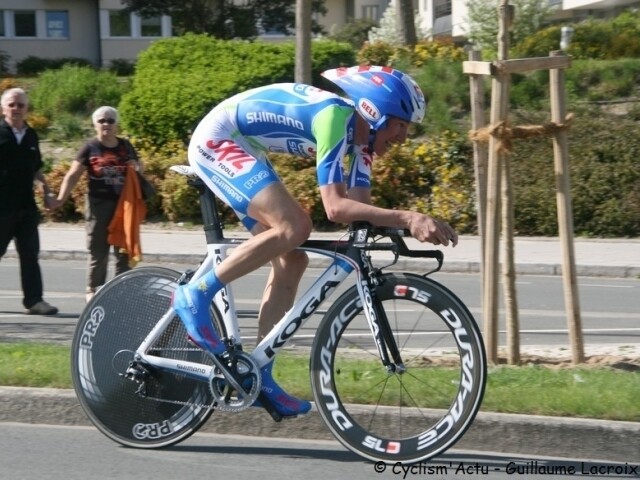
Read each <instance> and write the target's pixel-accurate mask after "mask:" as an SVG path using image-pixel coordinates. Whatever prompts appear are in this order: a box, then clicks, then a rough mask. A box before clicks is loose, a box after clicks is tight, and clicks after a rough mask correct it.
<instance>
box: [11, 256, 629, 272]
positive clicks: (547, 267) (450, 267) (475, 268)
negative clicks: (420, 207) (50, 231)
mask: <svg viewBox="0 0 640 480" xmlns="http://www.w3.org/2000/svg"><path fill="white" fill-rule="evenodd" d="M203 257H204V256H203V255H195V254H169V253H145V254H144V261H143V263H181V264H188V265H198V264H199V263H200V262H201V261H202V259H203ZM4 258H12V259H16V258H18V255H17V253H16V252H15V250H7V253H6V254H5V255H4ZM39 258H40V259H41V260H79V261H85V260H86V259H87V252H86V251H78V250H46V251H41V252H40V257H39ZM383 262H384V260H381V261H380V263H381V264H382V263H383ZM427 263H429V265H431V264H433V265H435V264H434V263H433V261H429V260H416V259H410V260H405V259H399V260H398V262H397V263H396V264H395V265H393V266H390V267H389V268H388V270H389V271H420V270H425V264H427ZM327 265H329V261H328V260H326V259H325V258H323V257H321V256H318V257H313V256H310V258H309V267H310V268H323V267H326V266H327ZM427 268H428V269H430V268H431V266H429V267H427ZM515 269H516V274H519V275H562V265H559V264H543V263H518V264H516V266H515ZM441 272H443V273H480V262H456V261H451V262H446V261H445V263H444V264H443V266H442V270H441ZM576 274H577V276H579V277H614V278H640V267H631V266H604V265H576Z"/></svg>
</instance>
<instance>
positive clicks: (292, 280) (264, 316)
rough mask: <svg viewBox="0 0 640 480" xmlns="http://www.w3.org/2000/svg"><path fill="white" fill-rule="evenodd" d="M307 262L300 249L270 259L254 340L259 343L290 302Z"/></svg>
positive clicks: (255, 232)
mask: <svg viewBox="0 0 640 480" xmlns="http://www.w3.org/2000/svg"><path fill="white" fill-rule="evenodd" d="M263 230H264V227H263V226H262V225H257V226H256V229H254V230H253V231H252V233H253V234H254V235H256V234H257V233H259V232H261V231H263ZM308 264H309V257H308V256H307V254H306V252H303V251H302V250H292V251H290V252H287V253H285V254H283V255H280V256H279V257H277V258H274V259H273V260H271V271H270V272H269V278H268V279H267V283H266V285H265V289H264V293H263V295H262V302H261V305H260V311H259V312H258V336H257V338H256V343H260V341H261V340H262V339H263V338H264V337H265V336H266V335H267V334H268V333H269V332H270V331H271V329H272V328H273V326H274V325H275V324H276V323H277V322H278V321H279V320H280V319H281V318H282V316H283V315H284V314H285V312H286V311H287V310H289V309H290V308H291V307H292V306H293V302H294V300H295V297H296V293H297V292H298V285H299V284H300V280H301V279H302V275H303V274H304V272H305V270H306V269H307V265H308Z"/></svg>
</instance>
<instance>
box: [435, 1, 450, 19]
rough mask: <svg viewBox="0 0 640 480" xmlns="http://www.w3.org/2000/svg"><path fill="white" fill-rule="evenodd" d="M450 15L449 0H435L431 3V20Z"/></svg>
mask: <svg viewBox="0 0 640 480" xmlns="http://www.w3.org/2000/svg"><path fill="white" fill-rule="evenodd" d="M448 15H451V0H435V1H434V2H433V18H441V17H446V16H448Z"/></svg>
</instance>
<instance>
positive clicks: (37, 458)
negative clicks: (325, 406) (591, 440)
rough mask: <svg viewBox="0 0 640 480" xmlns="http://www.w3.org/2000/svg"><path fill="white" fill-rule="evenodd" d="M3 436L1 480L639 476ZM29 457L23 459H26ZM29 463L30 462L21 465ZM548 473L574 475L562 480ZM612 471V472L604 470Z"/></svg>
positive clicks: (236, 445) (24, 429)
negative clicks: (404, 463)
mask: <svg viewBox="0 0 640 480" xmlns="http://www.w3.org/2000/svg"><path fill="white" fill-rule="evenodd" d="M2 430H3V435H2V436H0V464H1V465H2V471H3V478H19V479H24V480H32V479H33V480H36V479H37V480H40V479H43V478H46V479H49V480H75V479H78V480H85V479H86V478H91V477H97V478H100V479H117V480H124V479H136V480H146V479H153V480H174V479H176V478H181V479H213V478H216V479H217V478H233V479H234V480H255V479H277V480H280V479H282V478H292V479H298V478H301V477H302V476H303V475H304V478H305V479H307V480H324V479H327V478H328V479H339V478H348V479H350V480H370V479H372V478H401V479H402V478H430V479H436V480H444V479H457V478H465V477H467V476H475V477H482V478H497V479H502V478H504V479H507V478H521V479H554V480H559V479H565V478H568V477H570V476H574V475H575V476H588V477H589V478H593V479H603V478H618V479H625V478H638V476H637V472H638V464H637V463H624V462H622V463H613V462H609V461H598V460H594V459H591V458H586V459H585V458H580V457H576V458H570V459H566V458H565V459H560V458H557V457H556V458H554V457H538V456H533V455H518V454H509V453H505V452H473V451H463V450H450V451H448V452H447V453H445V454H443V455H441V456H439V457H438V458H436V459H434V460H432V461H430V462H428V463H422V464H417V465H413V466H411V467H408V466H405V467H404V468H403V467H402V466H400V465H386V466H385V465H381V464H378V465H376V464H373V463H370V462H366V461H363V460H362V459H360V458H358V457H357V456H355V455H354V454H352V453H350V452H348V451H346V450H345V449H343V448H342V447H341V446H340V445H339V444H337V443H336V442H334V441H325V440H295V439H293V440H292V439H277V438H275V439H274V438H265V437H247V436H237V435H215V434H203V433H198V434H196V435H195V436H193V437H191V438H190V439H188V440H186V441H185V442H183V443H181V444H180V445H177V446H174V447H170V448H167V449H163V450H135V449H129V448H122V447H118V446H117V445H116V444H114V443H111V442H110V441H109V440H107V439H106V437H103V436H102V435H100V434H99V433H98V432H97V431H96V430H94V429H88V428H84V427H69V426H53V427H51V426H42V425H33V426H32V425H24V424H15V423H7V424H4V425H3V426H2ZM25 453H28V457H26V456H25ZM25 460H27V461H25ZM549 472H576V473H575V474H574V475H563V474H555V473H549ZM607 472H609V473H607Z"/></svg>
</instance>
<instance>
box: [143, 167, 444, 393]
mask: <svg viewBox="0 0 640 480" xmlns="http://www.w3.org/2000/svg"><path fill="white" fill-rule="evenodd" d="M185 172H186V170H183V171H180V173H183V174H184V173H185ZM190 183H191V184H192V185H193V186H195V187H196V188H198V189H199V191H200V201H201V209H202V214H203V219H204V222H205V225H204V230H205V234H206V239H207V256H206V258H205V259H204V260H203V261H202V263H201V264H200V266H199V268H198V269H197V270H196V271H195V273H193V275H192V276H191V278H190V280H189V283H191V282H195V281H197V280H198V279H199V278H200V277H202V276H203V275H204V274H205V273H207V272H208V271H210V270H211V269H212V268H213V267H214V266H215V265H217V264H219V263H220V262H222V261H223V260H224V259H225V258H227V256H228V255H229V251H230V250H231V249H233V248H234V247H236V246H238V245H239V244H240V243H242V241H243V240H239V239H229V238H225V237H224V234H223V232H222V226H221V223H220V221H219V217H218V211H217V208H216V204H215V197H214V195H213V192H211V191H210V190H209V189H208V188H206V186H204V184H203V183H202V181H200V180H199V179H192V180H190ZM354 228H355V230H354V231H352V232H351V233H350V234H349V235H350V238H349V240H337V241H333V240H307V241H306V242H304V243H303V244H302V245H301V246H300V247H298V248H299V249H300V250H303V251H305V252H308V253H315V254H319V255H322V256H325V257H328V258H330V259H331V260H332V262H331V264H330V265H329V266H328V267H326V268H325V270H324V271H323V272H322V274H321V275H320V276H319V277H318V278H317V279H316V280H315V282H314V283H313V284H312V285H311V286H310V287H309V288H308V289H307V291H306V292H305V293H304V294H303V295H302V296H301V297H299V298H298V299H297V300H296V301H295V303H294V305H293V307H292V308H291V309H290V310H289V311H288V312H287V313H286V314H285V315H284V316H283V317H282V319H280V321H279V322H278V323H277V324H276V325H275V326H274V327H273V329H272V330H271V331H270V332H269V334H267V336H266V337H265V338H264V339H263V340H262V341H261V342H260V343H259V344H258V345H257V346H256V347H255V349H254V350H253V352H252V353H251V356H252V358H253V360H254V361H255V362H256V364H257V365H258V367H260V368H261V367H263V366H265V365H266V364H268V363H269V362H271V361H272V360H273V358H274V357H275V356H276V354H277V353H278V351H279V350H280V349H281V348H282V347H284V346H285V345H286V344H287V342H288V341H289V339H291V337H293V335H294V334H295V333H296V332H297V331H298V329H299V328H300V327H302V326H303V325H304V324H305V323H306V321H307V320H308V319H309V317H310V316H311V315H313V313H314V312H315V311H316V310H317V309H318V308H319V307H320V306H321V305H322V304H323V302H324V301H325V300H326V299H327V298H329V297H330V296H331V295H332V294H333V293H334V292H335V290H336V288H337V287H338V286H339V285H340V284H341V283H342V282H343V281H344V280H345V279H346V278H347V277H348V276H349V275H350V274H351V273H353V272H354V271H355V272H356V276H357V278H356V282H355V285H356V287H357V290H358V294H359V298H360V303H361V304H360V305H357V307H358V308H360V307H363V310H364V313H365V317H366V319H367V321H368V323H369V327H370V329H371V333H372V335H373V338H374V340H375V344H376V346H377V348H378V352H379V354H380V358H381V361H382V363H383V365H385V366H387V367H389V366H390V365H391V364H392V363H395V364H396V365H399V366H400V367H401V363H402V360H401V358H400V357H399V353H398V349H397V347H396V345H395V341H394V339H393V337H392V336H391V335H390V333H389V332H388V331H387V329H386V328H384V327H385V325H386V322H385V321H382V322H381V321H380V318H381V317H382V316H383V315H384V313H383V312H381V311H378V309H377V308H376V304H375V302H374V301H373V299H372V297H373V294H372V291H371V290H372V287H373V286H375V284H376V282H377V276H376V272H377V273H379V269H374V267H373V266H372V265H371V261H370V258H369V256H368V254H367V252H368V251H370V250H388V251H392V252H394V254H395V258H396V259H397V258H398V256H400V255H403V256H410V257H430V258H435V259H436V260H437V261H438V263H439V266H438V268H437V269H435V270H439V268H440V266H441V265H442V253H441V252H439V251H437V250H424V251H411V250H409V249H408V247H407V246H406V244H405V243H404V241H403V240H402V238H401V237H402V236H405V235H406V232H405V231H404V230H397V229H384V233H385V234H386V235H387V236H390V237H391V238H392V239H393V241H394V243H383V244H376V243H368V239H369V235H370V228H371V226H370V225H368V224H363V225H362V226H361V228H359V227H358V226H354ZM393 263H395V261H394V262H393ZM435 270H434V271H435ZM429 273H431V272H429ZM214 305H215V307H216V308H217V310H218V312H219V313H220V314H221V316H222V321H223V324H224V328H225V330H226V332H225V337H226V338H227V339H228V340H229V341H230V342H231V343H232V345H234V346H238V347H241V341H240V331H239V327H238V316H237V310H236V306H235V302H234V296H233V291H232V288H231V285H227V286H226V287H225V288H223V289H222V290H221V291H220V292H218V293H217V294H216V296H215V298H214ZM174 316H175V312H174V310H173V309H169V310H168V311H167V313H166V314H165V315H164V316H163V317H162V318H161V320H160V321H159V322H158V324H157V325H156V326H155V328H154V329H153V330H152V331H151V332H150V333H149V335H148V336H147V338H146V339H145V340H144V341H143V342H142V344H141V345H140V347H139V348H138V349H137V350H136V357H137V358H138V359H140V360H142V361H143V362H145V363H146V364H148V365H151V366H155V367H159V368H162V369H168V370H172V371H174V372H177V373H182V374H188V375H190V376H192V377H194V378H197V379H200V380H203V381H207V380H208V379H209V378H210V377H211V370H212V369H213V368H214V367H212V366H209V365H204V364H200V363H193V362H187V361H184V360H174V359H168V358H162V357H157V356H154V355H150V354H149V353H148V352H149V350H150V348H151V346H152V345H153V343H154V342H155V341H156V340H157V339H158V338H159V337H160V335H161V334H162V332H163V331H164V330H165V329H166V328H167V326H168V325H169V323H170V322H171V321H172V319H173V318H174ZM391 368H394V367H393V366H392V367H391Z"/></svg>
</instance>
